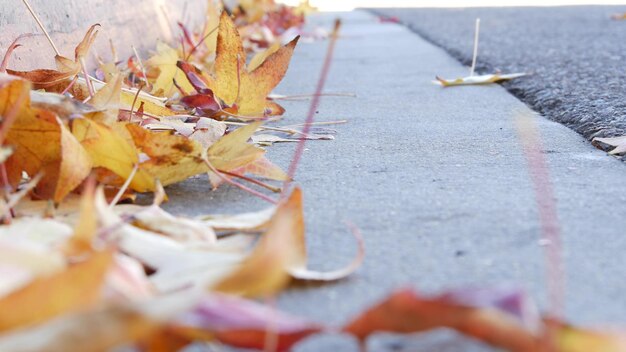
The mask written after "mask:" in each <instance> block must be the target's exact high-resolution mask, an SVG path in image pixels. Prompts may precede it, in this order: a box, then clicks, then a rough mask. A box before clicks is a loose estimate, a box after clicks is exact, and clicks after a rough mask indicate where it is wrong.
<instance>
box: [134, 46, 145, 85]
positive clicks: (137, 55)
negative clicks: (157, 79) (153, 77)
mask: <svg viewBox="0 0 626 352" xmlns="http://www.w3.org/2000/svg"><path fill="white" fill-rule="evenodd" d="M131 48H132V49H133V52H134V53H135V57H136V58H137V62H138V63H139V68H141V73H142V74H143V80H144V81H145V82H146V83H147V82H148V75H147V74H146V67H145V66H144V65H143V61H141V57H140V56H139V53H138V52H137V48H135V46H134V45H131Z"/></svg>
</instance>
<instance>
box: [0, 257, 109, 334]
mask: <svg viewBox="0 0 626 352" xmlns="http://www.w3.org/2000/svg"><path fill="white" fill-rule="evenodd" d="M111 261H112V252H111V251H103V252H97V253H94V254H93V255H92V256H91V257H90V258H89V259H87V260H85V261H84V262H81V263H78V264H74V265H72V266H71V267H69V268H68V269H67V270H65V271H63V272H60V273H57V274H54V275H51V276H48V277H41V278H38V279H36V280H35V281H33V282H31V283H30V284H29V285H28V286H26V287H24V288H22V289H20V290H18V291H15V292H13V293H11V294H9V295H8V296H6V297H4V298H2V299H0V311H1V312H2V314H1V315H0V331H7V330H11V329H16V328H19V327H23V326H27V325H32V324H37V323H40V322H43V321H46V320H48V319H50V318H53V317H55V316H57V315H60V314H64V313H69V312H73V311H78V310H82V309H85V308H87V307H90V306H92V305H93V304H94V303H96V302H97V301H98V299H99V297H100V293H101V289H102V285H103V283H104V277H105V274H106V273H107V271H108V269H109V267H110V265H111Z"/></svg>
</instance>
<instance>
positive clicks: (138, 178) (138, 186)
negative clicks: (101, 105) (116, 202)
mask: <svg viewBox="0 0 626 352" xmlns="http://www.w3.org/2000/svg"><path fill="white" fill-rule="evenodd" d="M126 125H127V124H126V123H122V122H116V123H114V124H112V125H111V126H107V125H105V124H103V123H100V122H97V121H92V120H89V119H84V118H79V119H75V120H74V121H73V122H72V133H73V134H74V136H75V137H76V139H77V140H78V141H79V142H80V144H81V145H82V146H83V148H84V149H85V150H86V151H87V153H88V154H89V157H90V159H91V161H92V163H93V166H94V167H102V168H106V169H107V170H110V171H112V172H113V173H115V174H116V175H117V176H119V177H120V178H121V180H122V182H123V181H124V180H126V179H128V177H130V175H131V174H132V173H133V169H134V168H135V167H136V166H138V165H139V154H138V152H137V149H136V148H135V146H134V142H133V141H132V137H131V136H130V134H129V133H128V131H127V129H126ZM130 187H131V188H132V189H134V190H136V191H138V192H147V191H152V190H154V189H155V182H154V176H153V175H150V174H148V173H146V172H145V171H143V170H141V171H138V172H137V173H136V174H135V176H134V177H133V179H132V181H131V183H130Z"/></svg>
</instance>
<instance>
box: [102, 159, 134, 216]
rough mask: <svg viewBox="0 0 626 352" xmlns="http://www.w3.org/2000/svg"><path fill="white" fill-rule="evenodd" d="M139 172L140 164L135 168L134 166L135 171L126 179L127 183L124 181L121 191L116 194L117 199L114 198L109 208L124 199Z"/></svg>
mask: <svg viewBox="0 0 626 352" xmlns="http://www.w3.org/2000/svg"><path fill="white" fill-rule="evenodd" d="M137 170H139V164H135V166H133V170H132V171H131V172H130V175H128V178H127V179H126V181H124V184H123V185H122V187H120V189H119V191H117V194H115V197H114V198H113V200H112V201H111V203H109V208H113V207H114V206H115V205H116V204H117V203H118V202H119V201H120V199H122V196H124V193H125V192H126V190H127V189H128V186H130V183H131V182H133V178H135V175H136V174H137Z"/></svg>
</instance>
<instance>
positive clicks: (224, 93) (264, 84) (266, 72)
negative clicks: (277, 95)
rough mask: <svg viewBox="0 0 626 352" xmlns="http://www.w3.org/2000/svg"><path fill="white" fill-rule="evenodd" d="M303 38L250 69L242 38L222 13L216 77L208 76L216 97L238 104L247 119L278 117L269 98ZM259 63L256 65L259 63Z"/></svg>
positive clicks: (227, 17) (293, 41)
mask: <svg viewBox="0 0 626 352" xmlns="http://www.w3.org/2000/svg"><path fill="white" fill-rule="evenodd" d="M298 39H299V37H296V38H295V39H294V40H292V41H291V42H289V43H288V44H287V45H285V46H283V47H281V48H279V49H278V50H276V52H274V53H271V54H270V55H267V57H266V58H265V60H264V61H263V62H262V63H261V64H258V62H254V63H253V64H254V66H256V67H254V66H253V68H254V69H249V68H247V67H246V54H245V52H244V49H243V45H242V43H241V38H240V36H239V33H238V31H237V28H236V27H235V24H234V23H233V21H232V20H231V19H230V17H229V16H228V14H226V13H225V12H223V13H222V16H221V18H220V24H219V30H218V35H217V55H216V57H215V65H214V75H215V77H207V76H204V77H205V79H206V80H207V85H208V86H209V88H211V90H213V93H215V95H217V96H218V97H219V98H220V99H222V100H223V101H224V102H225V103H226V104H227V105H233V104H236V105H237V107H238V109H239V110H238V113H239V114H240V115H244V116H260V115H264V114H270V115H271V114H276V113H277V112H276V111H274V110H275V109H276V104H275V103H274V104H269V105H268V104H267V96H268V94H270V93H271V91H272V90H273V89H274V88H275V87H276V86H277V85H278V83H280V81H281V80H282V79H283V76H284V75H285V73H286V72H287V68H288V67H289V61H290V60H291V56H292V55H293V51H294V49H295V47H296V44H297V43H298ZM258 60H260V59H257V60H255V61H258Z"/></svg>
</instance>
